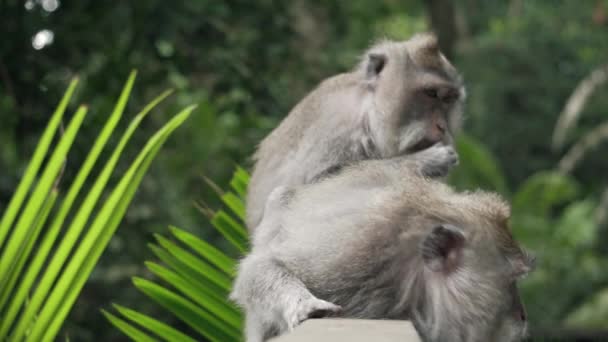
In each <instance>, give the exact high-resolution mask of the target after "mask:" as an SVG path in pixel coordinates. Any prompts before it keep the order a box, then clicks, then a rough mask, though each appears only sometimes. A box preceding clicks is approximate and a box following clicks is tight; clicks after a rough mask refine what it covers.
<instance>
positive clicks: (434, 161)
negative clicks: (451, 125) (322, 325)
mask: <svg viewBox="0 0 608 342" xmlns="http://www.w3.org/2000/svg"><path fill="white" fill-rule="evenodd" d="M437 156H441V158H437ZM454 158H455V153H454V151H453V150H451V149H450V148H449V147H446V146H439V145H435V146H432V147H431V148H428V149H425V150H423V151H420V152H418V153H417V157H416V158H410V157H409V156H401V157H397V158H394V159H390V160H369V161H363V162H360V163H357V164H356V165H353V166H350V167H347V168H345V169H344V170H343V171H342V172H340V173H338V174H336V175H332V176H329V177H327V178H326V179H324V180H323V181H322V182H318V183H314V184H309V185H305V186H300V187H293V188H287V187H280V188H278V189H276V190H275V191H273V192H272V194H271V195H270V197H269V199H268V203H267V207H266V210H265V215H264V218H263V219H262V222H261V224H260V225H259V226H258V227H257V228H256V231H255V234H254V236H253V246H252V251H251V253H250V254H249V255H248V256H247V257H246V258H245V259H243V260H242V262H241V263H240V266H239V272H238V276H237V279H236V281H235V284H234V289H233V293H232V295H231V298H232V299H233V300H235V301H236V302H237V303H238V304H239V305H240V306H242V307H243V308H244V309H245V314H246V332H245V334H246V339H247V341H248V342H259V341H264V340H266V339H268V338H270V337H272V336H276V335H280V334H282V333H284V332H287V331H290V330H292V329H293V328H294V327H295V326H297V325H298V324H299V323H300V322H301V321H303V320H305V319H307V318H310V317H318V316H327V315H329V316H338V317H347V318H367V319H408V320H411V321H412V322H413V323H414V325H415V327H416V329H417V331H418V333H419V334H420V335H421V337H422V338H423V340H424V341H433V342H440V341H450V342H459V341H463V342H464V341H467V342H485V341H497V342H500V341H520V340H521V339H523V337H524V336H525V334H526V314H525V310H524V307H523V304H522V303H521V300H520V298H519V294H518V289H517V280H518V279H519V278H521V277H522V276H524V275H526V274H527V273H528V272H530V271H531V269H532V267H533V260H532V258H531V257H529V256H528V254H527V253H526V252H525V251H523V250H522V249H521V248H520V247H519V246H518V244H517V243H516V242H515V241H514V239H513V237H512V235H511V233H510V231H509V229H508V219H509V215H510V212H509V207H508V205H507V204H506V203H505V202H504V201H503V200H502V199H500V198H499V197H498V195H495V194H491V193H486V192H480V191H477V192H465V193H457V192H454V191H453V190H452V189H451V188H450V187H448V186H447V185H445V184H443V183H441V182H439V181H436V180H433V179H430V178H428V177H427V176H429V172H430V171H433V170H434V169H436V168H442V167H443V169H444V170H446V169H445V165H446V164H447V165H451V164H453V163H454ZM445 172H447V170H446V171H445ZM431 174H432V172H431Z"/></svg>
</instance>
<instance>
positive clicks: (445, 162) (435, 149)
mask: <svg viewBox="0 0 608 342" xmlns="http://www.w3.org/2000/svg"><path fill="white" fill-rule="evenodd" d="M412 158H414V159H415V160H416V161H417V162H418V163H419V168H420V171H421V173H422V174H423V175H424V176H427V177H432V178H439V177H445V176H447V174H448V172H449V171H450V170H451V169H452V168H453V167H454V166H456V165H458V153H457V152H456V150H455V149H454V147H453V146H450V145H442V144H435V145H433V146H431V147H429V148H427V149H425V150H422V151H420V152H418V153H416V154H414V155H412Z"/></svg>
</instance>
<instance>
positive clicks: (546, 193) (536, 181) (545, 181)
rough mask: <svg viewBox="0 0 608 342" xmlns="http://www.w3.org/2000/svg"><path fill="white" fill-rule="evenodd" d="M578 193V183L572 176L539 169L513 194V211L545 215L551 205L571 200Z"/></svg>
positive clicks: (522, 213)
mask: <svg viewBox="0 0 608 342" xmlns="http://www.w3.org/2000/svg"><path fill="white" fill-rule="evenodd" d="M578 193H579V185H578V183H577V182H576V181H575V180H574V179H573V178H572V177H570V176H568V175H563V174H560V173H558V172H555V171H540V172H538V173H536V174H534V175H532V176H530V178H528V179H526V181H525V182H524V183H523V184H522V185H521V186H520V187H519V188H518V190H517V192H516V193H515V194H514V195H513V203H512V206H513V211H514V212H516V213H517V214H521V215H524V214H534V215H538V216H546V215H547V214H548V213H549V210H550V209H551V208H552V207H554V206H556V205H559V204H563V203H566V202H567V201H570V200H573V199H574V198H575V197H576V196H577V195H578Z"/></svg>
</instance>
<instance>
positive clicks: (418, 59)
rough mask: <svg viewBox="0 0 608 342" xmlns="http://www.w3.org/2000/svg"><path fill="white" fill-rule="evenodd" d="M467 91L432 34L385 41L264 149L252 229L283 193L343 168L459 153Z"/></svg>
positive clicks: (330, 82)
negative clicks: (273, 197)
mask: <svg viewBox="0 0 608 342" xmlns="http://www.w3.org/2000/svg"><path fill="white" fill-rule="evenodd" d="M463 100H464V87H463V84H462V81H461V78H460V76H459V75H458V73H457V71H456V69H455V68H454V67H453V66H452V65H451V64H450V62H448V60H447V59H446V58H445V57H444V56H443V55H442V54H441V52H440V51H439V46H438V44H437V39H436V37H435V36H433V35H430V34H423V35H415V36H413V37H412V38H411V39H409V40H407V41H403V42H394V41H390V40H385V41H381V42H379V43H377V44H375V45H374V46H372V47H371V48H370V49H369V50H368V51H367V52H365V53H364V55H363V57H362V59H361V62H360V63H359V65H358V66H356V67H355V68H354V69H353V70H352V71H351V72H348V73H344V74H340V75H337V76H334V77H330V78H328V79H326V80H325V81H323V82H322V83H321V84H320V85H319V86H318V87H317V88H316V89H315V90H313V91H312V92H311V93H310V94H308V95H307V96H306V97H305V98H304V99H303V100H301V101H300V102H299V103H298V104H297V105H296V106H295V107H294V108H293V110H292V111H291V112H290V113H289V115H288V116H287V117H286V118H285V119H284V120H283V121H282V122H281V124H280V125H279V126H278V127H277V128H276V129H275V130H274V131H272V133H270V135H268V136H267V137H266V138H265V139H264V140H263V141H262V143H261V144H260V146H259V148H258V150H257V152H256V153H255V155H254V158H253V159H254V161H255V166H254V169H253V173H252V177H251V181H250V183H249V190H248V196H247V220H246V221H247V222H246V223H247V227H248V229H249V231H250V232H252V231H253V230H254V229H255V227H257V226H258V224H259V223H260V220H261V219H262V216H263V211H264V207H265V204H266V200H267V198H268V195H269V194H270V193H271V191H272V190H273V189H275V188H276V187H279V186H283V187H292V186H297V185H301V184H309V183H313V182H315V181H317V180H319V179H320V178H323V177H324V176H327V175H329V174H331V173H335V172H337V171H339V170H340V169H341V168H342V167H344V166H346V165H349V164H352V163H355V162H358V161H361V160H369V159H388V158H393V157H396V156H403V155H408V154H412V153H415V152H418V151H421V150H424V149H426V148H428V147H430V146H432V145H435V144H443V145H448V146H449V145H453V137H452V134H453V132H455V131H456V130H458V128H459V126H460V122H461V116H462V103H463Z"/></svg>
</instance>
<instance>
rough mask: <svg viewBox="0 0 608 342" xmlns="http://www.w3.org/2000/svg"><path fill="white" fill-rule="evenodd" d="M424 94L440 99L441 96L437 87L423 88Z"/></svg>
mask: <svg viewBox="0 0 608 342" xmlns="http://www.w3.org/2000/svg"><path fill="white" fill-rule="evenodd" d="M423 92H424V95H426V96H428V97H430V98H432V99H438V98H439V92H438V91H437V89H436V88H426V89H424V90H423Z"/></svg>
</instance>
